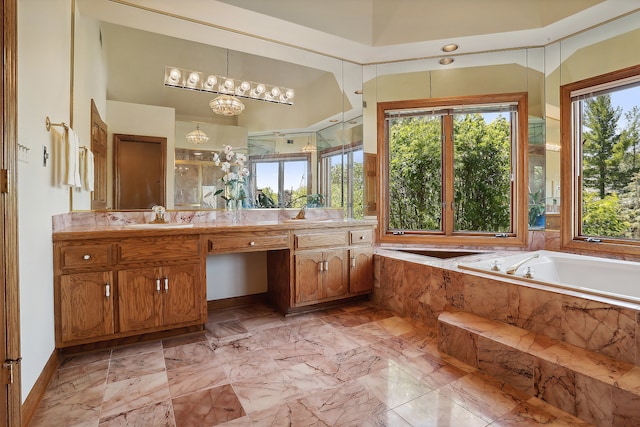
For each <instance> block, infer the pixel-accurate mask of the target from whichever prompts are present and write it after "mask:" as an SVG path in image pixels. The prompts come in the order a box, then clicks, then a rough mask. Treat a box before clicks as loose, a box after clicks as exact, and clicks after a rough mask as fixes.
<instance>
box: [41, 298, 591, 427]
mask: <svg viewBox="0 0 640 427" xmlns="http://www.w3.org/2000/svg"><path fill="white" fill-rule="evenodd" d="M208 319H209V320H208V323H207V328H206V333H205V334H203V335H197V336H190V337H182V338H172V339H166V340H163V341H153V342H148V343H141V344H136V345H133V346H129V347H122V348H115V349H110V350H103V351H99V352H94V353H89V354H84V355H77V356H71V357H68V358H66V359H64V361H63V363H62V365H61V366H60V368H59V369H58V370H57V372H56V374H55V375H54V377H53V379H52V381H51V383H50V384H49V387H48V389H47V391H46V394H45V396H44V399H43V400H42V402H41V404H40V407H39V409H38V411H37V412H36V414H35V417H34V419H33V420H32V422H31V424H30V425H31V427H37V426H52V425H60V426H62V425H65V426H72V425H73V426H76V425H77V426H80V425H82V426H121V425H131V426H178V427H181V426H185V427H186V426H198V427H202V426H218V425H220V426H278V425H293V426H311V425H313V426H329V425H331V426H394V427H410V426H442V425H450V426H465V427H474V426H478V427H484V426H493V427H500V426H505V427H506V426H516V425H523V426H525V425H526V426H537V425H541V426H542V425H546V426H548V425H554V426H567V427H568V426H572V427H582V426H584V427H588V426H589V425H590V424H589V423H587V422H584V421H581V420H579V419H578V418H576V417H574V416H572V415H570V414H567V413H566V412H563V411H561V410H559V409H557V408H555V407H553V406H551V405H549V404H547V403H545V402H543V401H541V400H540V399H537V398H535V397H531V396H528V395H527V394H525V393H523V392H521V391H519V390H518V389H516V388H514V387H512V386H510V385H507V384H505V383H504V382H501V381H498V380H496V379H494V378H492V377H490V376H487V375H485V374H482V373H480V372H478V370H477V369H476V368H474V367H472V366H469V365H467V364H464V363H461V362H459V361H457V360H456V359H453V358H450V357H447V356H444V355H442V354H441V353H439V352H438V349H437V331H436V329H435V328H433V327H429V326H427V325H425V324H423V323H421V322H417V321H415V320H414V319H410V318H406V317H402V316H399V315H397V314H395V313H393V312H392V311H390V310H387V309H382V308H379V307H377V306H374V305H372V304H370V303H359V304H356V305H350V306H344V307H342V308H336V309H331V310H324V311H318V312H314V313H308V314H304V315H300V316H292V317H282V316H280V315H279V314H277V313H275V312H274V311H273V310H272V309H271V308H269V307H266V306H262V305H252V306H247V307H240V308H235V309H226V310H219V311H210V312H209V316H208Z"/></svg>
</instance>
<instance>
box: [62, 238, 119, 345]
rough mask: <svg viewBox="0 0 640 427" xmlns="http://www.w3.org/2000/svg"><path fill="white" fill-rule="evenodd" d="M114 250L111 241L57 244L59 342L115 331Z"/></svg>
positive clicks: (101, 335)
mask: <svg viewBox="0 0 640 427" xmlns="http://www.w3.org/2000/svg"><path fill="white" fill-rule="evenodd" d="M114 254H115V250H114V247H113V244H111V243H94V242H92V243H90V244H87V243H77V244H74V245H64V244H56V245H54V269H55V280H56V287H55V289H54V311H55V330H56V345H57V346H59V347H60V346H62V345H63V344H64V343H66V342H88V341H95V340H100V339H104V338H105V337H109V336H111V335H112V334H113V333H114V332H115V323H116V322H115V304H114V285H115V280H114V273H113V268H114V266H115V257H114Z"/></svg>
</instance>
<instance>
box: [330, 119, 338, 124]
mask: <svg viewBox="0 0 640 427" xmlns="http://www.w3.org/2000/svg"><path fill="white" fill-rule="evenodd" d="M329 122H331V123H338V119H331V120H329Z"/></svg>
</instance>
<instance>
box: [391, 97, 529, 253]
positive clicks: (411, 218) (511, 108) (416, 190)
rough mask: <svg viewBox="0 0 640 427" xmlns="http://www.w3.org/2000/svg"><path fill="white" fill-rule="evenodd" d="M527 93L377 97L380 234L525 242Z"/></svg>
mask: <svg viewBox="0 0 640 427" xmlns="http://www.w3.org/2000/svg"><path fill="white" fill-rule="evenodd" d="M526 99H527V96H526V94H524V93H523V94H505V95H490V96H479V97H464V98H447V99H428V100H418V101H397V102H387V103H380V104H378V123H379V128H378V138H379V139H378V144H379V147H378V152H379V153H380V155H381V156H382V161H381V163H380V164H381V171H380V176H381V182H382V185H381V195H380V196H381V197H380V200H381V202H382V203H381V209H380V211H379V212H380V213H379V215H380V218H379V223H380V225H381V226H380V227H379V229H380V233H381V235H380V240H381V241H386V242H395V243H445V242H446V243H451V244H465V245H475V244H479V245H489V244H490V245H524V244H526V238H527V233H526V221H527V212H526V202H527V199H526V192H525V189H526V179H527V178H526V173H525V172H526V171H525V168H524V167H523V165H524V158H525V149H524V148H523V147H525V146H526V145H525V144H526V141H527V107H526ZM496 239H500V241H497V240H496Z"/></svg>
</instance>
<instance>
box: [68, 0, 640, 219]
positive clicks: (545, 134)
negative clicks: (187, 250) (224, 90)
mask: <svg viewBox="0 0 640 427" xmlns="http://www.w3.org/2000/svg"><path fill="white" fill-rule="evenodd" d="M75 1H76V13H75V39H74V40H75V46H74V108H73V125H74V128H75V129H76V131H77V133H78V134H79V135H80V137H81V139H82V140H84V141H90V139H91V135H90V129H89V125H88V124H89V123H90V121H91V119H90V116H89V114H90V102H91V99H94V100H95V103H96V106H97V107H98V109H99V111H100V113H101V115H103V116H102V118H103V119H104V120H105V122H106V123H107V125H108V126H109V129H108V132H109V140H111V139H112V135H113V134H114V133H118V134H136V135H147V136H166V137H167V147H168V149H167V159H166V160H167V174H166V176H167V179H166V194H167V205H168V207H175V208H182V207H184V208H189V209H203V208H221V207H222V206H221V200H220V199H217V200H216V199H213V200H212V199H210V198H207V195H208V194H211V190H212V189H213V187H216V186H217V185H219V183H220V180H219V174H220V171H219V170H218V169H216V168H215V167H212V166H211V164H210V163H211V162H210V160H209V159H208V158H207V156H210V155H211V152H212V151H218V150H220V149H221V147H222V145H224V144H228V145H231V146H233V147H234V148H236V149H237V150H239V151H241V152H243V153H244V154H246V155H247V156H248V157H249V166H250V168H251V172H252V177H254V181H253V182H252V188H251V190H252V191H254V192H255V193H254V194H251V196H250V200H251V202H252V203H251V204H249V206H253V207H264V205H262V204H257V203H255V201H256V200H257V196H258V194H256V193H258V192H260V193H261V194H262V193H263V190H266V191H265V192H267V193H268V194H267V195H268V196H269V197H268V199H264V200H266V201H265V202H264V203H265V204H268V205H271V204H273V205H274V206H280V207H295V206H299V204H300V203H301V201H302V202H304V201H306V202H307V203H310V204H311V205H313V204H314V203H318V204H320V203H323V204H324V205H325V206H341V207H343V208H344V209H345V212H347V214H348V215H352V216H354V217H358V216H359V215H360V214H361V212H362V206H361V203H362V201H361V200H360V194H361V192H362V191H365V192H366V191H367V190H366V189H364V190H363V189H362V187H363V184H362V179H361V176H358V173H361V171H362V169H363V167H362V166H361V164H362V161H363V160H362V158H363V156H364V157H365V160H366V156H367V154H372V153H373V154H375V153H376V151H377V146H376V141H377V136H376V123H375V120H376V114H375V105H376V103H377V102H380V101H391V100H403V99H416V98H429V97H432V98H435V97H448V96H456V95H461V96H464V95H475V94H482V93H505V92H527V93H528V95H529V112H528V113H529V114H528V115H529V117H528V120H529V141H528V152H529V153H528V154H529V156H528V169H529V170H528V180H529V183H528V184H529V188H528V190H529V193H530V196H531V198H530V207H531V206H533V207H534V211H540V210H542V211H543V213H544V214H546V221H545V220H544V218H543V222H539V221H538V219H540V218H537V219H536V221H533V220H532V221H530V226H533V227H534V228H543V227H546V228H557V226H558V225H559V213H558V212H559V210H560V205H561V200H560V148H559V147H560V131H559V129H560V128H559V101H558V93H559V88H560V85H562V84H566V83H569V82H572V81H576V80H579V79H582V78H586V77H591V76H594V75H598V74H603V73H606V72H609V71H612V70H615V69H620V68H623V67H625V66H629V65H633V64H637V63H638V60H637V58H635V56H634V55H631V54H630V53H629V51H628V46H633V45H634V43H635V44H637V41H638V35H637V33H638V30H637V28H638V21H639V20H640V17H639V14H638V13H633V14H630V15H627V16H625V17H623V18H620V19H617V20H615V21H612V22H609V23H606V24H603V25H600V26H596V27H593V28H592V29H590V30H587V31H584V32H582V33H579V34H576V35H573V36H570V37H566V38H564V39H563V40H561V41H559V42H556V43H552V44H549V45H546V46H543V47H536V48H528V49H515V50H507V51H501V52H484V53H479V54H470V55H460V56H457V57H454V58H455V62H454V63H453V64H450V65H448V66H445V65H441V64H439V62H438V60H439V58H430V59H422V60H413V61H406V62H395V63H385V64H376V65H366V66H364V67H363V66H360V65H357V64H353V63H349V62H347V61H342V60H339V59H336V58H329V57H326V56H323V55H318V54H315V53H312V52H306V51H298V50H295V49H294V48H291V47H289V46H283V45H278V44H275V43H270V42H268V41H260V42H259V43H248V42H247V40H244V41H242V40H238V35H237V34H236V35H235V36H236V38H235V39H234V38H233V37H230V36H229V35H228V34H225V33H224V32H220V30H217V32H216V30H215V29H212V28H208V27H206V26H203V25H200V26H198V25H195V26H194V24H193V23H190V22H184V21H180V20H179V19H176V18H169V17H162V16H156V15H157V14H156V15H154V14H153V13H148V12H145V11H143V10H139V9H132V10H131V11H130V12H131V13H130V14H129V13H128V14H126V15H125V16H123V15H122V14H118V13H115V12H114V11H113V10H111V9H114V8H117V7H118V6H117V5H115V4H111V3H114V2H98V1H95V0H75ZM96 4H100V7H96ZM168 22H170V25H168V24H167V23H168ZM212 41H215V42H212ZM253 42H255V40H253ZM301 64H304V65H301ZM167 65H175V66H179V67H182V68H187V69H193V70H198V71H203V72H214V73H216V74H219V75H225V74H229V75H230V76H232V77H235V78H239V79H247V80H253V81H263V82H265V83H272V84H277V85H282V86H286V87H292V88H293V89H294V90H295V92H296V95H295V98H294V105H293V106H281V105H272V104H269V103H265V102H260V101H247V103H246V109H245V111H244V112H243V113H242V114H240V115H238V116H234V117H231V118H229V117H223V116H217V115H214V114H213V113H212V112H211V110H210V109H209V107H208V102H209V101H210V99H211V98H212V96H211V95H209V94H203V93H196V92H190V91H185V90H179V89H174V88H168V87H165V86H164V85H163V74H164V68H165V66H167ZM363 106H364V107H363ZM197 126H198V127H199V128H200V129H201V130H202V131H204V132H205V133H206V134H207V135H208V136H209V138H210V139H209V141H208V142H207V143H205V144H201V145H199V146H193V145H190V144H189V143H187V141H186V135H187V134H188V133H189V132H191V131H193V130H194V129H195V128H196V127H197ZM198 153H200V154H198ZM111 155H112V153H111V152H110V153H109V158H108V165H111V164H112V157H111ZM209 158H210V157H209ZM365 167H366V166H365ZM353 171H357V173H356V174H355V175H354V174H353V173H352V172H353ZM107 173H108V174H110V173H112V172H111V169H109V168H107ZM106 181H107V182H108V183H110V182H112V176H110V175H109V176H108V177H107V180H106ZM303 190H304V191H303ZM303 193H306V196H309V197H306V196H305V195H304V194H303ZM108 194H112V189H111V188H109V191H108ZM320 196H322V198H320ZM72 199H73V202H72V209H74V210H75V209H81V210H84V209H89V208H90V206H91V200H90V193H87V192H82V191H74V193H73V198H72ZM356 199H358V200H356ZM107 206H108V207H113V205H112V204H107ZM530 214H531V212H530ZM537 216H538V217H539V215H537ZM543 216H544V215H543Z"/></svg>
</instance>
